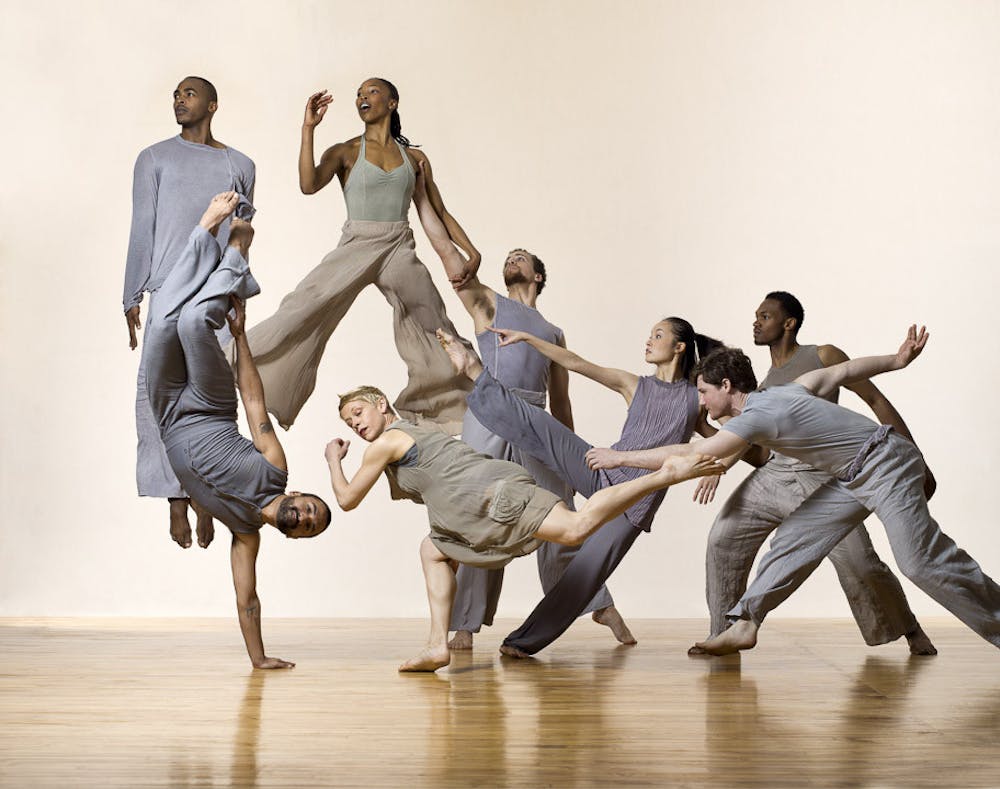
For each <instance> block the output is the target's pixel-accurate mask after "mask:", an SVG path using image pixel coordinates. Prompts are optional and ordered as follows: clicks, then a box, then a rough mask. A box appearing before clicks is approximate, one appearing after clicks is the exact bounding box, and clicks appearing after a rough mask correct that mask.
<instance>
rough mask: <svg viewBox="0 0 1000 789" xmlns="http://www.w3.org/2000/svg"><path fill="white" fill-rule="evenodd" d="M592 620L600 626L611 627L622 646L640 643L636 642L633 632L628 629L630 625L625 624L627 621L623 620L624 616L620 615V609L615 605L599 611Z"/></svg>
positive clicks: (595, 612) (592, 616)
mask: <svg viewBox="0 0 1000 789" xmlns="http://www.w3.org/2000/svg"><path fill="white" fill-rule="evenodd" d="M591 618H592V619H593V620H594V621H595V622H597V624H599V625H604V626H605V627H610V628H611V632H612V633H614V635H615V638H617V639H618V640H619V641H620V642H621V643H622V644H637V643H638V642H637V641H636V640H635V636H633V635H632V631H631V630H629V629H628V625H626V624H625V620H624V619H622V615H621V614H619V613H618V609H617V608H615V607H614V606H613V605H609V606H608V607H607V608H602V609H600V610H599V611H594V613H593V614H592V615H591Z"/></svg>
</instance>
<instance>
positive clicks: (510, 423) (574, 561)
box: [468, 371, 640, 654]
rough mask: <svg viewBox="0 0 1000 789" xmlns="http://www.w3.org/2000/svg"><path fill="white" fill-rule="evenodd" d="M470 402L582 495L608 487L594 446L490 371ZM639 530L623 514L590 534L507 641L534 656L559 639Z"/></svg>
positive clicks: (479, 415) (493, 427)
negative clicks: (592, 455) (593, 457)
mask: <svg viewBox="0 0 1000 789" xmlns="http://www.w3.org/2000/svg"><path fill="white" fill-rule="evenodd" d="M468 403H469V410H471V411H472V413H473V415H474V416H475V417H476V419H478V420H479V421H480V423H482V425H483V426H484V427H485V428H486V429H487V430H489V431H490V432H491V433H494V434H496V435H498V436H500V437H501V438H503V439H505V440H506V441H509V442H510V443H511V444H512V445H513V446H515V447H517V448H518V449H520V450H521V451H522V452H524V453H526V454H528V455H531V456H532V457H534V458H536V459H537V460H539V461H541V462H542V463H543V464H544V465H545V466H548V467H549V468H551V469H553V470H555V471H556V472H558V474H559V476H560V477H562V479H563V480H565V481H566V482H567V483H569V485H570V486H571V487H572V488H573V490H575V491H577V492H578V493H580V494H581V495H583V496H586V497H590V496H592V495H593V494H594V493H595V492H596V491H598V490H600V489H601V488H602V487H604V482H603V479H602V477H601V475H600V474H599V473H598V472H597V471H592V470H591V469H589V468H587V462H586V457H585V456H586V454H587V450H589V449H590V448H591V446H592V445H591V444H588V443H587V442H586V441H584V440H583V439H582V438H580V437H579V436H578V435H576V433H574V432H573V431H572V430H570V429H569V428H568V427H566V426H565V425H564V424H562V423H561V422H559V421H558V420H557V419H556V418H555V417H554V416H552V415H551V414H549V413H547V412H545V411H543V410H541V409H540V408H536V407H535V406H533V405H529V404H528V403H526V402H524V401H523V400H522V399H521V398H519V397H517V395H515V394H513V393H511V392H510V391H509V390H508V389H507V388H506V387H505V386H503V385H502V384H500V383H498V382H497V381H496V380H495V379H494V378H493V376H492V375H490V374H489V373H488V372H485V371H484V372H483V374H482V375H480V376H479V378H478V379H477V381H476V385H475V387H474V388H473V390H472V392H471V393H470V394H469V398H468ZM639 531H640V530H639V529H636V528H635V527H634V526H633V525H632V524H631V523H630V522H629V520H628V518H626V517H625V516H624V515H619V516H618V517H617V518H615V519H614V520H612V521H610V522H608V523H606V524H605V525H604V526H602V527H601V528H600V529H598V530H597V531H596V532H595V533H594V534H592V535H591V536H590V537H588V538H587V540H586V541H585V542H584V543H583V544H582V545H581V546H579V548H578V550H577V552H576V555H575V556H573V557H572V558H571V559H570V561H569V562H568V564H567V565H566V569H565V570H564V571H563V573H562V575H561V576H560V578H559V580H558V581H557V582H556V583H555V585H553V586H552V588H551V589H549V590H548V591H546V593H545V596H544V597H543V598H542V599H541V601H540V602H539V603H538V605H537V606H535V609H534V611H532V612H531V615H530V616H529V617H528V618H527V619H526V620H525V621H524V623H523V624H522V625H521V626H520V627H519V628H517V630H515V631H514V632H512V633H511V634H510V635H508V636H507V638H506V639H504V642H503V643H504V644H505V645H508V646H515V647H517V648H518V649H521V650H523V651H525V652H527V653H529V654H533V653H535V652H537V651H539V650H540V649H543V648H544V647H546V646H548V645H549V644H551V643H552V642H553V641H555V640H556V639H557V638H559V636H561V635H562V634H563V633H564V632H565V631H566V629H567V628H568V627H569V626H570V625H571V624H573V621H574V620H575V619H576V618H577V617H578V616H580V614H582V613H583V612H584V610H586V608H587V605H588V602H589V601H590V600H591V599H592V598H593V597H594V595H595V594H596V593H597V592H598V590H600V589H601V587H602V586H603V584H604V582H605V581H606V580H607V578H608V576H610V575H611V573H612V572H614V569H615V567H617V566H618V563H619V562H620V561H621V560H622V559H623V558H624V556H625V554H626V553H627V552H628V549H629V548H631V547H632V543H633V542H635V538H636V537H637V536H638V535H639ZM602 607H603V606H602Z"/></svg>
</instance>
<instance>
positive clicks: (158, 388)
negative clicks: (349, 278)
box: [146, 192, 330, 668]
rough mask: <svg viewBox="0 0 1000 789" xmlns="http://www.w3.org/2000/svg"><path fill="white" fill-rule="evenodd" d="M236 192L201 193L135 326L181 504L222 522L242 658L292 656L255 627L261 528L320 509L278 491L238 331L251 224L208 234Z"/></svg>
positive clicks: (307, 527) (321, 513)
mask: <svg viewBox="0 0 1000 789" xmlns="http://www.w3.org/2000/svg"><path fill="white" fill-rule="evenodd" d="M241 202H245V201H244V200H242V199H241V198H240V196H239V195H237V194H236V193H235V192H227V193H224V194H220V195H217V196H216V197H215V198H213V199H212V202H211V203H210V204H209V207H208V209H207V210H206V211H205V213H204V215H203V216H202V218H201V221H200V222H199V224H198V225H197V226H196V227H195V228H194V230H193V231H192V232H191V234H190V237H189V239H188V244H187V246H186V247H185V248H184V250H183V252H182V253H181V255H180V256H179V258H178V260H177V262H176V264H175V265H174V267H173V269H172V270H171V272H170V274H169V275H167V277H166V279H165V280H164V282H163V285H162V287H161V288H160V292H159V294H158V297H157V299H156V301H155V302H154V304H153V308H152V309H151V310H150V313H149V321H148V324H147V327H146V349H147V352H148V364H147V370H146V372H147V376H146V382H147V393H148V396H149V403H150V406H151V407H152V411H153V414H154V416H155V418H156V420H157V424H158V427H159V431H160V436H161V438H162V440H163V445H164V447H165V448H166V453H167V458H168V460H169V462H170V466H171V468H172V469H173V471H174V473H175V474H176V475H177V478H178V480H180V483H181V484H182V485H183V486H184V489H185V490H186V491H187V492H188V494H189V495H190V497H191V502H192V505H193V506H194V507H195V509H196V510H197V511H199V514H201V513H206V514H208V515H210V516H211V517H213V518H215V519H216V520H218V521H221V522H222V523H224V524H225V525H226V526H228V527H229V529H230V531H232V533H233V545H232V553H231V560H232V571H233V583H234V586H235V589H236V600H237V606H238V609H239V620H240V629H241V630H242V632H243V638H244V641H245V642H246V647H247V653H248V654H249V656H250V660H251V662H252V663H253V665H254V666H255V667H257V668H285V667H288V666H291V665H292V664H291V663H288V662H286V661H283V660H279V659H277V658H271V657H268V656H267V655H266V653H265V651H264V645H263V640H262V638H261V631H260V601H259V599H258V598H257V591H256V558H257V550H258V547H259V545H260V528H261V526H263V525H264V524H265V523H269V524H271V525H272V526H275V527H276V528H277V529H278V530H279V531H281V532H282V533H284V534H285V536H287V537H292V538H298V537H314V536H316V535H317V534H319V533H321V532H322V531H323V530H324V529H325V528H326V527H327V525H328V524H329V522H330V509H329V507H327V505H326V504H325V503H324V502H323V500H322V499H320V498H318V497H316V496H312V495H308V494H301V493H297V492H290V493H286V492H285V488H286V485H287V482H288V468H287V463H286V461H285V453H284V451H283V450H282V448H281V444H280V443H279V441H278V439H277V436H276V435H275V434H274V430H273V428H272V427H271V421H270V419H269V418H268V415H267V410H266V406H265V403H264V393H263V387H262V386H261V382H260V376H259V375H258V374H257V368H256V367H255V366H254V361H253V356H252V355H251V354H250V348H249V346H248V344H247V341H246V336H245V334H244V322H245V312H244V307H243V300H244V299H247V298H249V297H250V296H253V295H256V294H257V293H258V292H259V291H260V288H259V287H258V286H257V283H256V281H255V280H254V278H253V276H252V275H251V274H250V269H249V267H248V265H247V261H246V257H247V251H248V249H249V247H250V242H251V240H252V237H253V230H252V228H251V227H250V225H249V224H248V223H247V222H243V221H241V220H239V219H233V220H232V225H231V229H230V234H229V242H228V244H227V246H226V248H225V252H224V253H223V251H222V250H221V249H220V247H219V244H218V241H217V240H216V238H215V233H216V232H217V231H218V228H219V226H220V224H221V223H222V221H223V220H224V219H226V218H228V217H229V216H231V215H232V214H233V212H234V211H235V210H236V208H237V205H238V204H240V203H241ZM230 307H232V310H233V314H232V316H229V315H227V310H229V308H230ZM227 320H228V323H229V327H230V329H231V331H232V333H233V336H234V337H235V344H236V357H237V359H236V375H237V380H238V383H239V386H240V395H241V397H242V400H243V405H244V408H245V410H246V414H247V420H248V422H249V424H250V434H251V436H252V441H248V440H247V439H246V438H244V437H243V436H242V435H240V433H239V430H238V428H237V426H236V388H235V386H234V382H233V374H232V370H231V369H230V367H229V365H228V363H227V361H226V358H225V354H224V353H223V351H222V349H221V348H220V347H219V343H218V341H217V340H216V336H215V332H216V331H217V330H218V329H219V328H221V327H222V326H223V325H224V324H225V323H226V322H227Z"/></svg>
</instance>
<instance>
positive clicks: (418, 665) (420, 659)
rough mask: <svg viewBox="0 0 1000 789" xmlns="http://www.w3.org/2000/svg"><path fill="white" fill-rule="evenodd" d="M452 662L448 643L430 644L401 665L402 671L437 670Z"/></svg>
mask: <svg viewBox="0 0 1000 789" xmlns="http://www.w3.org/2000/svg"><path fill="white" fill-rule="evenodd" d="M449 663H451V652H449V651H448V645H447V644H440V645H428V646H426V647H424V648H423V649H422V650H421V651H420V652H419V653H418V654H417V655H416V656H415V657H411V658H410V659H409V660H407V661H406V662H405V663H404V664H403V665H401V666H400V667H399V670H400V671H437V670H438V669H439V668H441V667H442V666H447V665H448V664H449Z"/></svg>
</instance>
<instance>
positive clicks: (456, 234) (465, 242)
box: [409, 150, 482, 290]
mask: <svg viewBox="0 0 1000 789" xmlns="http://www.w3.org/2000/svg"><path fill="white" fill-rule="evenodd" d="M409 153H410V155H411V156H412V157H413V158H414V160H415V161H416V162H417V166H418V167H421V169H422V170H423V174H424V179H425V188H426V190H427V197H428V199H429V200H430V203H431V205H432V206H433V207H434V210H435V211H436V212H437V215H438V216H439V217H440V218H441V221H442V222H443V223H444V226H445V228H446V229H447V231H448V237H449V238H450V239H451V240H452V241H453V242H454V243H455V244H457V245H458V247H459V248H460V249H461V250H462V251H463V252H465V254H466V256H467V257H468V262H467V263H466V265H465V270H464V272H463V274H462V277H461V279H457V280H456V279H452V280H451V281H452V285H454V286H455V289H456V290H457V289H459V288H463V287H465V285H466V284H468V282H469V280H471V279H472V277H474V276H475V275H476V272H477V271H479V264H480V262H482V255H480V254H479V250H478V249H476V248H475V246H473V244H472V242H471V241H470V240H469V237H468V236H467V235H466V234H465V231H464V230H463V229H462V226H461V225H460V224H458V221H457V220H456V219H455V217H453V216H452V215H451V214H450V213H449V212H448V209H447V208H445V205H444V200H443V199H442V197H441V192H440V191H439V190H438V187H437V184H436V183H435V182H434V173H433V171H432V170H431V163H430V160H429V159H428V158H427V155H426V154H425V153H424V152H423V151H416V150H410V151H409Z"/></svg>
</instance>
